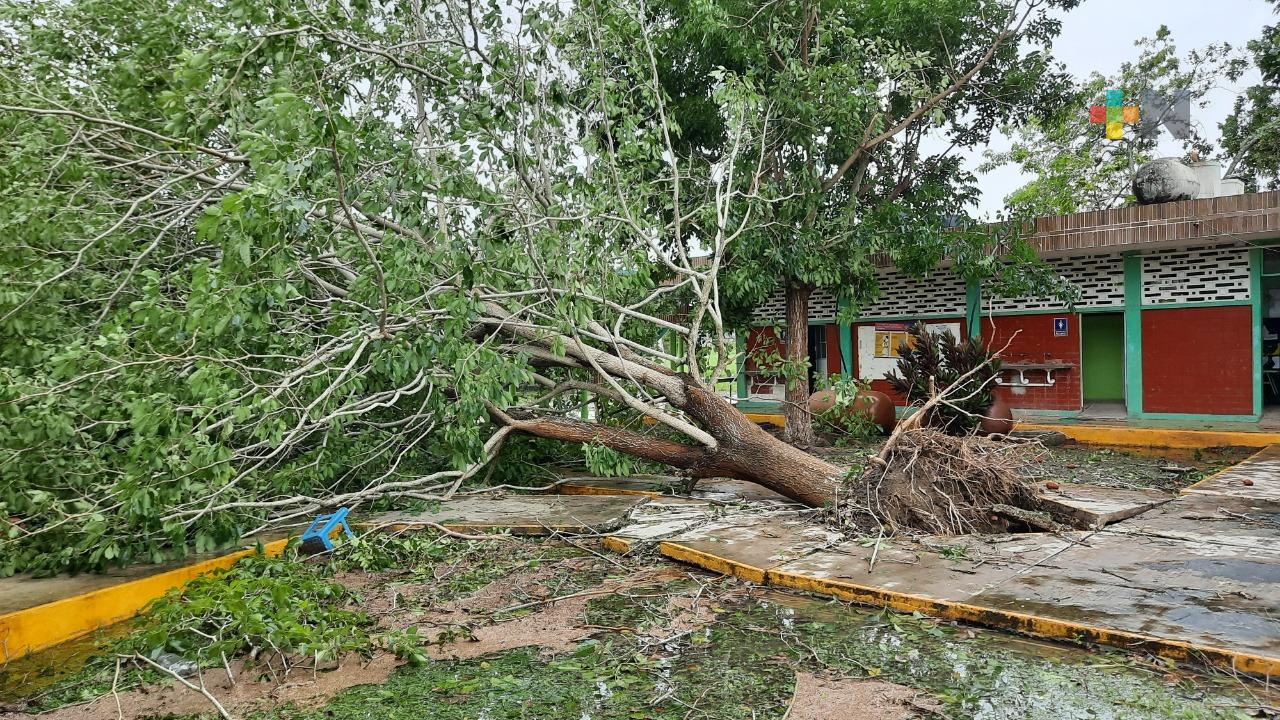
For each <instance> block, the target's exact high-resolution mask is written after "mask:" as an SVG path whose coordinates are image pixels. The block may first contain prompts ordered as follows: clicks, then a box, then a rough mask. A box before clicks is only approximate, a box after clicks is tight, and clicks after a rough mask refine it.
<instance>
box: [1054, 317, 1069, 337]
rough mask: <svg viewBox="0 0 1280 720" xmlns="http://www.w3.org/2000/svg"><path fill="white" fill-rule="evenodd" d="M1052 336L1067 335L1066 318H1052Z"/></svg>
mask: <svg viewBox="0 0 1280 720" xmlns="http://www.w3.org/2000/svg"><path fill="white" fill-rule="evenodd" d="M1053 336H1054V337H1066V336H1067V319H1066V318H1064V317H1056V318H1054V319H1053Z"/></svg>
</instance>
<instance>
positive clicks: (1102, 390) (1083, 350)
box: [1080, 313, 1124, 402]
mask: <svg viewBox="0 0 1280 720" xmlns="http://www.w3.org/2000/svg"><path fill="white" fill-rule="evenodd" d="M1080 326H1081V332H1080V364H1081V365H1082V366H1083V367H1082V368H1081V380H1082V381H1083V383H1084V401H1085V402H1102V401H1110V402H1121V401H1123V400H1124V314H1123V313H1102V314H1099V313H1086V314H1084V315H1081V316H1080Z"/></svg>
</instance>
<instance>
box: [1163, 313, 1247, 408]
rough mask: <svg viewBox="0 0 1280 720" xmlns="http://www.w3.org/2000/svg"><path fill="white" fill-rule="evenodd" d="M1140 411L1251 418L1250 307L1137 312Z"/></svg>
mask: <svg viewBox="0 0 1280 720" xmlns="http://www.w3.org/2000/svg"><path fill="white" fill-rule="evenodd" d="M1142 409H1143V411H1144V412H1167V413H1196V414H1207V415H1251V414H1253V311H1252V309H1251V308H1250V307H1249V306H1247V305H1239V306H1227V307H1206V308H1168V309H1164V310H1143V311H1142Z"/></svg>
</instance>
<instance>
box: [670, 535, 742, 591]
mask: <svg viewBox="0 0 1280 720" xmlns="http://www.w3.org/2000/svg"><path fill="white" fill-rule="evenodd" d="M658 552H660V553H662V554H663V555H666V556H667V557H669V558H671V559H672V560H679V561H680V562H685V563H689V564H690V565H697V566H698V567H700V568H702V569H704V570H710V571H712V572H718V573H720V574H721V575H732V576H733V577H736V578H739V579H741V580H746V581H747V582H753V583H756V584H757V585H763V584H764V583H765V573H766V572H767V571H766V570H765V569H764V568H758V567H755V566H753V565H747V564H746V563H740V562H738V561H737V560H729V559H727V558H722V557H720V556H718V555H712V554H711V553H707V552H703V551H701V550H694V549H693V548H691V547H688V546H686V545H680V544H679V543H674V542H670V541H667V540H664V541H662V542H660V543H658Z"/></svg>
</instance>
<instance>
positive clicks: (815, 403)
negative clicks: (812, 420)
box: [809, 390, 836, 415]
mask: <svg viewBox="0 0 1280 720" xmlns="http://www.w3.org/2000/svg"><path fill="white" fill-rule="evenodd" d="M835 406H836V393H835V391H834V390H819V391H818V392H816V393H814V394H812V395H810V396H809V412H811V413H813V414H814V415H821V414H822V413H824V412H826V411H828V410H830V409H831V408H833V407H835Z"/></svg>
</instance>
